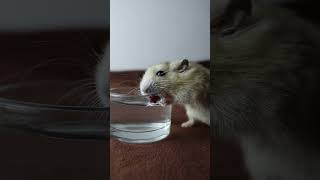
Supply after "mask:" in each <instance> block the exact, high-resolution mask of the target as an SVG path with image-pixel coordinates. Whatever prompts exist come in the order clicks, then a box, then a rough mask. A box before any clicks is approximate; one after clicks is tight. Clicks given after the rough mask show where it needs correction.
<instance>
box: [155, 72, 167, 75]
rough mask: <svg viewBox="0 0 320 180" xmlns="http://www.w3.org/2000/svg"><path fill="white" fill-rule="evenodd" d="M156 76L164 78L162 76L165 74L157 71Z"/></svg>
mask: <svg viewBox="0 0 320 180" xmlns="http://www.w3.org/2000/svg"><path fill="white" fill-rule="evenodd" d="M156 75H157V76H164V75H166V73H165V72H164V71H158V72H157V74H156Z"/></svg>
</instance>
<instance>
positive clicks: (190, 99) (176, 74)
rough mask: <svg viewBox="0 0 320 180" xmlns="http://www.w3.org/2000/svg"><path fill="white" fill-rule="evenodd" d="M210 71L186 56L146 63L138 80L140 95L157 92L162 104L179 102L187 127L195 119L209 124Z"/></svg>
mask: <svg viewBox="0 0 320 180" xmlns="http://www.w3.org/2000/svg"><path fill="white" fill-rule="evenodd" d="M209 82H210V71H209V69H207V68H205V67H204V66H202V65H200V64H197V63H194V62H189V60H187V59H183V60H178V61H174V62H165V63H161V64H157V65H154V66H152V67H149V68H148V69H147V70H146V71H145V73H144V75H143V77H142V80H141V81H140V92H141V94H142V95H160V96H162V97H165V103H166V104H182V105H184V107H185V109H186V113H187V116H188V121H186V122H184V123H182V124H181V126H182V127H191V126H193V125H194V123H195V121H200V122H203V123H205V124H207V125H210V110H209Z"/></svg>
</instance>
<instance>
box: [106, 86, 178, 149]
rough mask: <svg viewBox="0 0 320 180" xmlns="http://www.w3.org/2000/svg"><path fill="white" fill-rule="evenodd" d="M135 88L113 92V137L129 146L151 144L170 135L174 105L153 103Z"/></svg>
mask: <svg viewBox="0 0 320 180" xmlns="http://www.w3.org/2000/svg"><path fill="white" fill-rule="evenodd" d="M135 89H136V88H135V87H122V88H112V89H111V90H110V136H111V137H113V138H116V139H118V140H120V141H123V142H127V143H151V142H156V141H159V140H162V139H164V138H166V137H167V136H168V135H169V134H170V127H171V109H172V107H171V105H168V106H162V105H161V104H160V103H150V101H149V98H148V96H142V95H140V94H139V93H138V92H137V91H136V90H135Z"/></svg>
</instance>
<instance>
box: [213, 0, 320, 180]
mask: <svg viewBox="0 0 320 180" xmlns="http://www.w3.org/2000/svg"><path fill="white" fill-rule="evenodd" d="M218 2H219V0H216V1H213V3H218ZM221 2H223V3H224V4H221V5H227V7H226V8H224V10H225V11H213V12H212V13H213V16H212V17H215V18H214V19H211V20H213V22H212V23H211V33H212V35H211V55H212V57H211V64H212V66H211V73H210V74H211V77H212V78H211V84H210V87H211V88H210V100H211V104H210V105H211V109H210V110H211V114H210V116H211V127H213V133H215V137H217V136H222V137H224V138H225V137H229V138H230V137H232V138H235V139H237V140H238V141H239V144H240V145H241V148H242V150H241V151H242V152H243V155H244V161H245V165H246V169H247V170H248V173H249V175H250V176H251V178H250V179H252V180H266V179H278V180H301V179H306V180H319V179H320V141H319V138H320V133H319V127H320V115H319V107H320V94H319V92H320V62H319V58H320V53H319V49H320V33H319V32H320V31H319V27H318V26H316V25H314V24H312V23H310V22H309V21H307V20H306V19H303V18H301V17H299V16H297V14H295V13H294V12H293V11H290V10H289V9H285V8H282V7H277V6H274V5H272V4H266V3H263V2H260V1H258V0H241V1H240V0H229V2H230V4H229V5H228V4H225V2H224V1H222V0H221ZM239 3H240V4H241V6H239V5H238V4H239ZM213 7H216V8H218V7H219V6H215V4H213ZM214 13H219V14H214Z"/></svg>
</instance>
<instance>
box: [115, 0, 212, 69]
mask: <svg viewBox="0 0 320 180" xmlns="http://www.w3.org/2000/svg"><path fill="white" fill-rule="evenodd" d="M110 15H111V19H110V28H111V37H110V43H111V47H110V48H111V49H110V50H111V55H110V57H111V62H110V69H111V71H121V70H134V69H145V68H147V67H148V66H150V65H153V64H156V63H159V62H163V61H166V60H174V59H181V58H188V59H190V60H206V59H209V52H210V51H209V49H210V0H111V1H110Z"/></svg>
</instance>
